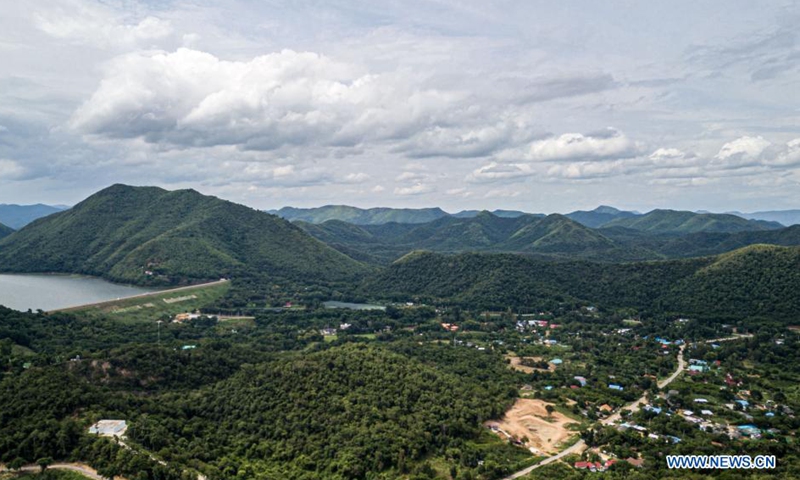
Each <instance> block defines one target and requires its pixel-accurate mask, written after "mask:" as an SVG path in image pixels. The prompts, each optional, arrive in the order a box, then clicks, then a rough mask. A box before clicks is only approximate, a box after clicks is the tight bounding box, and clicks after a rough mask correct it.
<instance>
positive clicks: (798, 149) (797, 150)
mask: <svg viewBox="0 0 800 480" xmlns="http://www.w3.org/2000/svg"><path fill="white" fill-rule="evenodd" d="M765 163H766V164H767V165H769V166H774V167H794V166H797V165H800V138H795V139H794V140H792V141H790V142H788V143H787V144H786V147H785V148H783V149H782V150H781V151H779V152H778V154H777V155H775V156H774V157H773V158H771V159H768V160H766V161H765Z"/></svg>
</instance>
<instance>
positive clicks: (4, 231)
mask: <svg viewBox="0 0 800 480" xmlns="http://www.w3.org/2000/svg"><path fill="white" fill-rule="evenodd" d="M12 233H14V229H13V228H11V227H7V226H5V225H3V224H2V223H0V238H3V237H7V236H9V235H11V234H12Z"/></svg>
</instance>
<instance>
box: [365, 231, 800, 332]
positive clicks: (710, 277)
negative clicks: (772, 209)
mask: <svg viewBox="0 0 800 480" xmlns="http://www.w3.org/2000/svg"><path fill="white" fill-rule="evenodd" d="M798 289H800V247H778V246H766V245H755V246H749V247H745V248H743V249H739V250H736V251H733V252H730V253H726V254H723V255H719V256H715V257H701V258H693V259H682V260H666V261H655V262H633V263H602V262H588V261H575V260H563V261H552V260H546V259H542V258H531V257H524V256H519V255H510V254H484V253H464V254H458V255H446V254H440V253H432V252H413V253H410V254H408V255H406V256H404V257H403V258H401V259H399V260H397V261H396V262H394V263H392V264H391V265H390V266H389V267H388V268H387V269H385V270H383V271H381V272H379V273H378V274H376V275H374V276H372V277H370V278H369V279H368V280H367V281H365V282H364V284H363V285H362V290H363V293H364V294H365V295H372V296H378V295H382V296H384V297H386V298H387V299H392V300H396V301H407V300H408V299H418V300H419V301H422V302H430V303H434V302H435V303H460V304H464V305H469V306H472V307H477V308H509V307H518V306H520V307H522V306H526V307H537V308H556V307H557V306H558V304H559V303H562V302H567V303H574V304H586V303H590V304H595V305H599V306H603V307H606V308H623V307H628V308H638V309H648V310H654V311H661V312H669V313H675V314H685V315H702V316H715V315H718V316H731V317H741V316H770V317H772V318H775V319H781V320H785V321H795V320H796V318H797V316H798V315H800V295H797V291H798Z"/></svg>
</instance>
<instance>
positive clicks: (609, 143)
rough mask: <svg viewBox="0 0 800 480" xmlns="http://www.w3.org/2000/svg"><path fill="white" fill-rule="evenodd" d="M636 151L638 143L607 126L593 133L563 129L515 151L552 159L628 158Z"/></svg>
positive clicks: (525, 156)
mask: <svg viewBox="0 0 800 480" xmlns="http://www.w3.org/2000/svg"><path fill="white" fill-rule="evenodd" d="M640 151H641V147H640V146H639V145H638V144H637V143H636V142H634V141H632V140H630V139H629V138H628V137H627V136H626V135H625V134H623V133H622V132H620V131H618V130H615V129H613V128H608V129H607V130H605V131H602V132H597V133H593V134H586V135H584V134H581V133H565V134H563V135H560V136H558V137H551V138H547V139H544V140H538V141H535V142H533V143H531V144H530V145H529V146H528V147H527V148H525V149H523V150H522V151H521V152H519V153H520V154H521V155H522V158H521V159H524V160H529V161H536V162H554V161H581V160H583V161H586V160H610V159H620V158H631V157H634V156H636V155H638V154H639V153H640ZM511 155H512V156H513V155H514V153H511Z"/></svg>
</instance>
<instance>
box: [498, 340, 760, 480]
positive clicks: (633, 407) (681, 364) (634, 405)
mask: <svg viewBox="0 0 800 480" xmlns="http://www.w3.org/2000/svg"><path fill="white" fill-rule="evenodd" d="M751 337H752V335H749V334H748V335H735V336H732V337H725V338H714V339H712V340H706V341H705V342H704V343H719V342H730V341H732V340H739V339H742V338H751ZM685 349H686V344H685V343H684V344H682V345H681V346H680V349H679V350H678V368H676V369H675V371H674V372H672V374H671V375H670V376H669V377H667V378H665V379H664V380H661V381H660V382H658V388H659V389H661V390H663V389H664V388H666V387H667V385H669V384H670V383H672V382H674V381H675V379H676V378H678V377H679V376H680V374H681V373H682V372H683V370H684V369H685V368H686V360H685V359H684V358H683V351H684V350H685ZM646 401H647V395H646V394H645V395H642V396H641V397H639V398H638V399H636V400H634V401H633V402H631V403H629V404H628V405H626V406H624V407H622V408H620V409H619V410H617V411H616V412H614V413H613V414H612V415H610V416H608V417H606V418H605V419H603V420H601V421H600V423H602V424H603V425H611V424H612V423H614V422H616V421H617V420H619V419H620V418H621V415H620V412H621V411H622V410H630V411H631V412H637V411H638V410H639V408H640V406H641V405H642V404H644V403H645V402H646ZM585 445H586V442H584V441H583V440H578V441H577V442H576V443H575V444H574V445H572V446H570V447H569V448H567V449H565V450H563V451H561V452H560V453H559V454H558V455H554V456H552V457H548V458H545V459H544V460H542V461H541V462H539V463H535V464H533V465H531V466H530V467H528V468H525V469H523V470H520V471H518V472H516V473H512V474H511V475H509V476H507V477H505V478H503V480H515V479H517V478H520V477H524V476H525V475H527V474H529V473H531V472H532V471H534V470H536V469H537V468H539V467H543V466H545V465H549V464H551V463H553V462H556V461H558V460H560V459H562V458H564V457H566V456H567V455H570V454H572V453H578V452H579V451H580V450H581V449H582V448H583V447H584V446H585Z"/></svg>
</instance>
